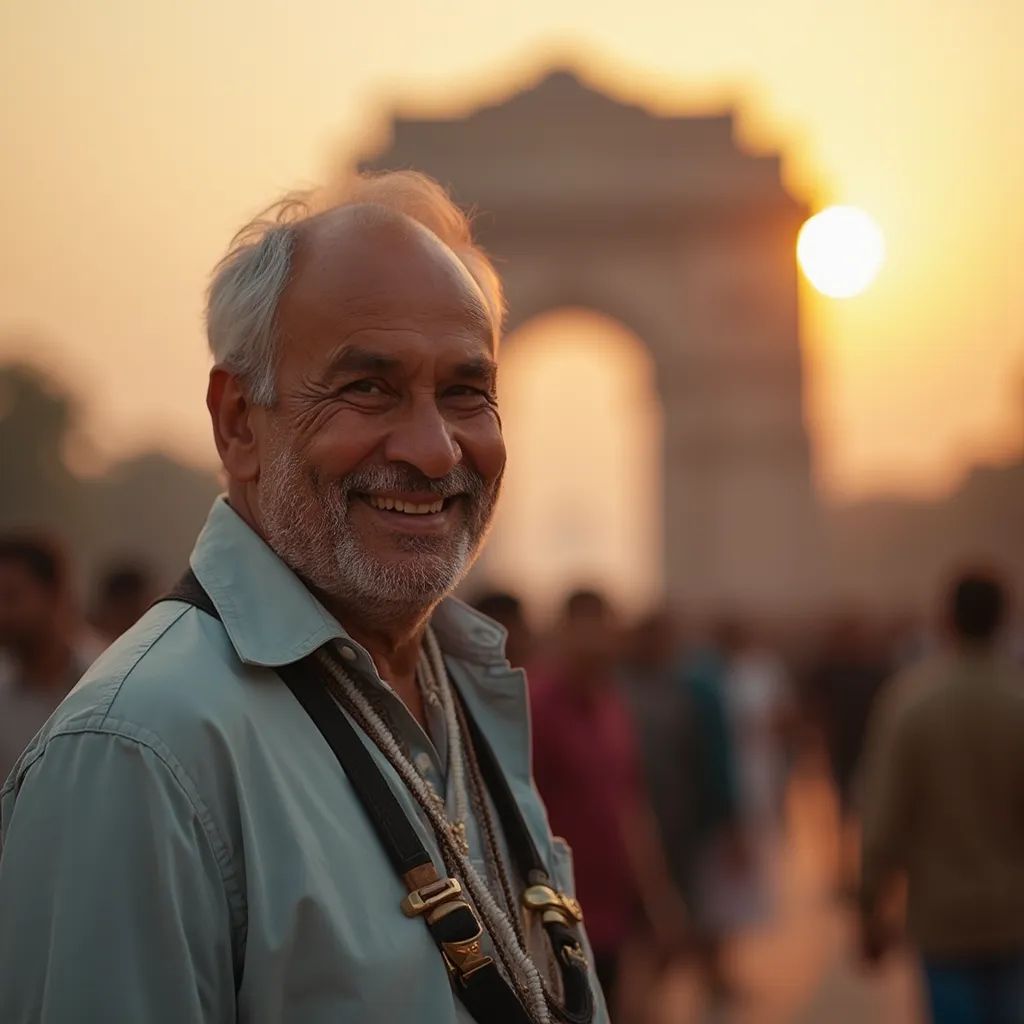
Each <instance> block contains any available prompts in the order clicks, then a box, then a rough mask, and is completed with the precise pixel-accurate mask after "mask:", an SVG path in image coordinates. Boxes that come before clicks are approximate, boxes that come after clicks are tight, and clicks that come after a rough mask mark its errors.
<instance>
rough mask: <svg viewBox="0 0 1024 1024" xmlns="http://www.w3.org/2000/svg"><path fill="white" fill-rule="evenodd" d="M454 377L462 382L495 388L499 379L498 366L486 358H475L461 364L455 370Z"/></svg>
mask: <svg viewBox="0 0 1024 1024" xmlns="http://www.w3.org/2000/svg"><path fill="white" fill-rule="evenodd" d="M453 376H455V377H458V378H459V379H460V380H473V381H479V382H480V383H484V384H487V386H488V387H492V388H493V387H494V384H495V382H496V381H497V378H498V364H497V363H496V362H495V361H494V360H493V359H488V358H487V357H486V356H475V357H474V358H472V359H465V360H463V361H462V362H461V363H459V364H458V365H457V366H456V367H455V369H454V372H453Z"/></svg>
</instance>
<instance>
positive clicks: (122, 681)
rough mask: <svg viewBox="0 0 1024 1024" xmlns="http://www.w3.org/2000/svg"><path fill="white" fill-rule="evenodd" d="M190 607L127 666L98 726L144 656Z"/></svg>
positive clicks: (105, 717) (179, 614)
mask: <svg viewBox="0 0 1024 1024" xmlns="http://www.w3.org/2000/svg"><path fill="white" fill-rule="evenodd" d="M191 607H192V606H191V605H188V604H186V605H184V606H183V607H182V609H181V611H179V612H178V614H177V615H175V616H174V618H173V619H171V621H170V622H168V623H167V625H166V626H164V628H163V629H162V630H160V632H159V633H158V634H157V635H156V636H155V637H153V639H152V640H151V641H150V643H148V644H147V645H146V648H145V650H142V651H140V652H139V656H138V657H137V658H136V659H135V660H134V661H133V662H132V663H131V665H129V666H128V669H127V670H126V671H125V673H124V675H123V676H121V678H120V679H119V680H118V681H117V688H116V689H115V690H114V692H113V694H111V697H110V700H109V701H108V702H107V709H106V711H104V713H103V718H102V720H101V722H100V725H102V724H103V723H104V722H106V720H107V716H108V715H109V714H110V712H111V710H112V709H113V707H114V701H116V700H117V698H118V697H119V696H120V694H121V689H122V687H123V686H124V684H125V683H126V682H127V680H128V677H129V676H130V675H131V674H132V673H133V672H134V671H135V670H136V668H138V667H139V665H141V664H142V662H143V661H144V660H145V657H146V655H147V654H149V652H150V651H152V650H153V648H154V647H155V646H156V645H157V644H158V643H159V642H160V641H161V640H162V639H163V638H164V637H165V636H166V635H167V631H168V630H169V629H170V628H171V627H172V626H173V625H175V624H176V623H177V622H178V621H179V620H180V619H181V617H182V616H183V615H185V613H186V612H188V610H189V609H190V608H191Z"/></svg>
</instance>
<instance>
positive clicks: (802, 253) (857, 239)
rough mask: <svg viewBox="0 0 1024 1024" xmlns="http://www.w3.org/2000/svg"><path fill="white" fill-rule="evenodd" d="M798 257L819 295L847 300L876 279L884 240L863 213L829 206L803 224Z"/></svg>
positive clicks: (873, 223)
mask: <svg viewBox="0 0 1024 1024" xmlns="http://www.w3.org/2000/svg"><path fill="white" fill-rule="evenodd" d="M796 256H797V259H798V260H799V261H800V266H801V268H802V269H803V272H804V273H805V274H806V275H807V279H808V280H809V281H810V282H811V284H813V285H814V287H815V288H817V289H818V291H819V292H821V293H822V294H824V295H828V296H830V297H831V298H833V299H848V298H850V297H851V296H854V295H859V294H860V293H861V292H862V291H864V289H865V288H867V286H868V285H869V284H871V282H872V281H873V280H874V279H875V275H876V274H877V273H878V271H879V269H880V268H881V266H882V264H883V263H884V262H885V238H884V236H883V235H882V229H881V228H879V226H878V225H877V224H876V223H875V222H874V220H872V218H871V217H870V216H869V215H868V214H867V213H865V212H864V211H863V210H861V209H858V208H857V207H856V206H830V207H828V208H827V209H825V210H822V211H821V213H816V214H815V215H814V216H813V217H811V218H809V219H808V220H807V221H806V222H805V223H804V226H803V227H802V228H801V229H800V234H799V236H798V238H797V242H796Z"/></svg>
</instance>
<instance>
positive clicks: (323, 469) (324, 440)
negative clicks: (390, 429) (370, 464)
mask: <svg viewBox="0 0 1024 1024" xmlns="http://www.w3.org/2000/svg"><path fill="white" fill-rule="evenodd" d="M383 440H384V437H383V432H382V431H381V429H380V427H379V426H378V425H377V424H375V423H373V421H372V420H371V418H369V417H364V416H344V415H337V416H334V417H333V418H332V419H331V421H330V423H329V424H327V425H325V426H324V427H323V428H322V429H321V430H318V431H317V432H316V434H314V435H313V436H312V437H311V438H309V439H308V440H307V441H306V442H305V444H304V445H303V451H302V458H303V460H304V461H305V462H307V463H308V464H309V465H310V466H311V467H312V468H313V469H314V470H316V472H317V474H318V475H320V476H323V477H326V478H327V479H334V480H337V479H340V478H341V477H343V476H345V475H346V474H348V473H351V472H352V470H354V469H356V468H357V467H358V466H360V465H362V464H363V463H364V462H367V461H368V460H370V458H371V457H372V455H373V453H374V452H375V451H376V450H377V449H378V448H379V447H380V446H381V445H382V444H383Z"/></svg>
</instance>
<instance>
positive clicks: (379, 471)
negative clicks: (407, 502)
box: [341, 464, 487, 498]
mask: <svg viewBox="0 0 1024 1024" xmlns="http://www.w3.org/2000/svg"><path fill="white" fill-rule="evenodd" d="M341 490H342V492H343V493H344V494H345V495H350V494H353V493H360V494H372V493H374V492H375V491H421V492H427V493H430V494H434V495H436V496H437V497H438V498H455V497H458V496H459V495H463V494H465V495H468V496H469V497H471V498H479V497H482V496H483V495H485V494H486V493H487V484H486V483H485V481H484V478H483V477H482V476H481V475H480V474H479V473H477V472H475V471H474V470H472V469H470V468H469V467H468V466H465V465H461V464H460V465H458V466H455V467H453V468H452V470H451V471H450V472H448V473H446V474H445V475H444V476H442V477H436V478H435V477H429V476H427V475H426V474H425V473H421V472H420V471H419V470H418V469H416V468H414V467H413V466H403V465H400V464H391V465H385V466H367V467H366V468H364V469H356V470H353V471H352V472H351V473H349V474H348V475H347V476H346V477H345V478H344V479H343V480H342V481H341Z"/></svg>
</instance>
